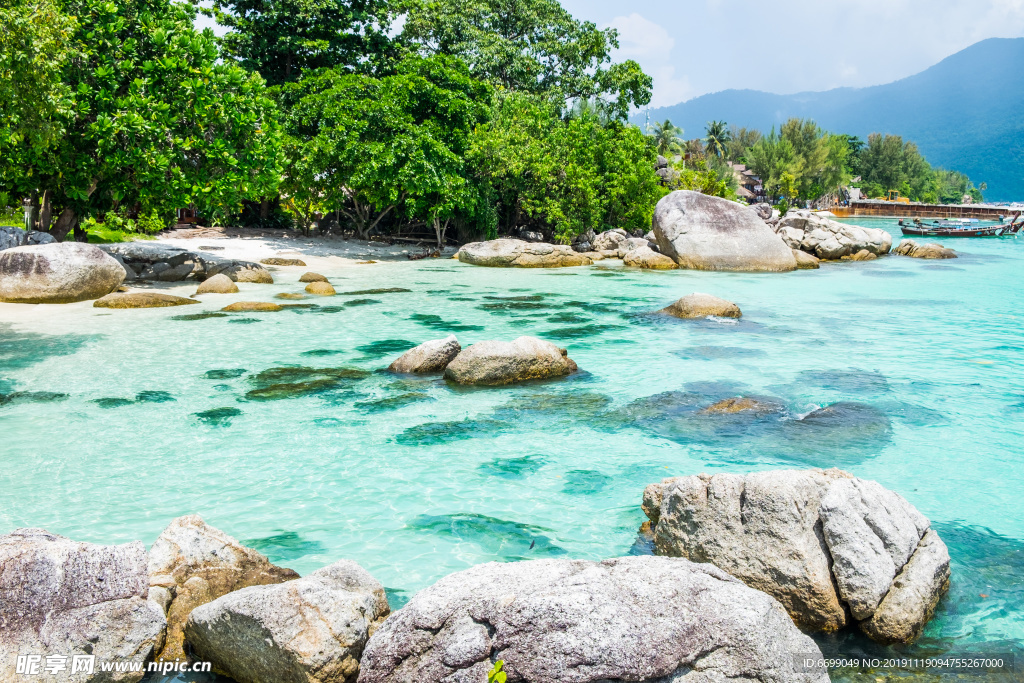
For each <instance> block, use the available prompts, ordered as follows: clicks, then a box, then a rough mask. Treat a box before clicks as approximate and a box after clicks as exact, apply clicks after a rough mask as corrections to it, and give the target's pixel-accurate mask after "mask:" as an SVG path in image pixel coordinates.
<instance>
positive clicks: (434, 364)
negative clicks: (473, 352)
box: [388, 334, 462, 374]
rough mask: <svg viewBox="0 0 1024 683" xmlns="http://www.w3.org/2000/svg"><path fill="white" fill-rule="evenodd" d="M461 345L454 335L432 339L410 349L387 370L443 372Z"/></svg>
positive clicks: (423, 372)
mask: <svg viewBox="0 0 1024 683" xmlns="http://www.w3.org/2000/svg"><path fill="white" fill-rule="evenodd" d="M460 351H462V346H461V345H460V344H459V340H458V339H456V337H455V335H454V334H453V335H449V336H448V337H445V338H444V339H432V340H431V341H427V342H423V343H422V344H420V345H419V346H417V347H416V348H413V349H410V350H408V351H406V352H405V353H403V354H402V355H401V356H400V357H399V358H397V359H396V360H395V361H394V362H393V363H391V365H389V366H388V372H396V373H402V374H428V373H434V372H444V369H445V368H446V367H448V364H449V363H451V362H452V360H454V359H455V357H456V356H458V355H459V352H460Z"/></svg>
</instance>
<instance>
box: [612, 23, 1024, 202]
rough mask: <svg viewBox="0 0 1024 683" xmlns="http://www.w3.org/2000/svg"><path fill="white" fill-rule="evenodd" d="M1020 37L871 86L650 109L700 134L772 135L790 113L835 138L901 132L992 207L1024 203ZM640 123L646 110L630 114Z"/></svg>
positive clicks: (754, 94)
mask: <svg viewBox="0 0 1024 683" xmlns="http://www.w3.org/2000/svg"><path fill="white" fill-rule="evenodd" d="M1022 67H1024V38H1013V39H1004V38H992V39H990V40H984V41H982V42H980V43H976V44H975V45H972V46H971V47H969V48H967V49H966V50H963V51H961V52H958V53H956V54H955V55H953V56H951V57H948V58H946V59H944V60H943V61H941V62H939V63H938V64H936V65H935V66H933V67H931V68H930V69H928V70H927V71H924V72H922V73H919V74H917V75H916V76H911V77H909V78H904V79H903V80H901V81H896V82H895V83H889V84H887V85H878V86H874V87H870V88H839V89H836V90H829V91H826V92H808V93H798V94H796V95H773V94H770V93H765V92H758V91H755V90H726V91H723V92H718V93H713V94H710V95H704V96H702V97H697V98H694V99H692V100H689V101H687V102H683V103H680V104H677V105H674V106H671V107H662V108H660V109H652V110H651V111H650V120H651V121H652V122H654V121H664V120H665V119H670V120H671V121H672V123H674V124H676V125H677V126H680V127H682V128H683V130H684V131H685V132H686V134H685V136H684V137H687V138H693V137H703V135H704V127H705V125H706V123H707V122H708V121H711V120H724V121H727V122H729V124H731V125H736V126H745V127H747V128H757V129H760V130H762V131H768V130H769V129H770V128H771V127H772V126H778V125H779V124H781V123H782V122H784V121H785V120H786V119H788V118H790V117H794V116H796V117H800V118H810V119H814V120H815V121H817V122H818V124H819V125H821V126H822V127H823V128H825V129H827V130H830V131H832V132H835V133H849V134H851V135H859V136H860V137H861V138H864V139H866V138H867V136H868V134H869V133H889V134H895V135H902V136H903V138H904V139H905V140H912V141H914V142H916V143H917V145H918V146H919V147H920V148H921V153H922V154H924V156H925V158H927V159H928V161H929V162H930V163H931V164H932V165H933V166H941V167H943V168H947V169H954V170H957V171H961V172H963V173H966V174H967V175H968V176H970V178H971V180H973V181H974V183H975V184H976V185H977V184H979V183H982V182H984V183H988V190H987V191H986V192H985V199H986V200H987V201H1014V200H1016V201H1024V68H1022ZM632 120H633V122H634V123H637V124H640V125H642V124H643V123H644V122H645V120H646V112H645V113H641V114H639V115H636V116H634V117H633V119H632Z"/></svg>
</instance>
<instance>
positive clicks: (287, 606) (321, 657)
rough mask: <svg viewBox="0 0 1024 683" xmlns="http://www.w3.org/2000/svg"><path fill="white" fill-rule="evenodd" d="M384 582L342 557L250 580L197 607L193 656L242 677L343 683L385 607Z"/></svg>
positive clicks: (269, 682)
mask: <svg viewBox="0 0 1024 683" xmlns="http://www.w3.org/2000/svg"><path fill="white" fill-rule="evenodd" d="M389 611H390V609H389V608H388V601H387V598H386V597H385V595H384V586H382V585H381V584H380V583H378V582H377V581H376V580H375V579H374V578H373V577H372V576H370V574H369V573H368V572H367V571H366V570H365V569H363V568H362V567H360V566H359V565H358V564H356V563H355V562H352V561H350V560H342V561H341V562H336V563H334V564H332V565H330V566H328V567H324V568H323V569H318V570H317V571H315V572H313V573H312V574H310V575H309V576H306V577H304V578H301V579H295V580H294V581H288V582H287V583H283V584H278V585H270V586H251V587H249V588H242V589H241V590H237V591H235V592H233V593H228V594H227V595H225V596H223V597H220V598H217V599H216V600H214V601H213V602H211V603H208V604H206V605H203V606H201V607H197V608H196V609H194V610H192V614H191V616H189V618H188V622H186V624H185V640H186V641H187V642H188V644H189V645H190V646H191V647H192V651H193V653H194V655H195V657H196V658H198V659H200V660H202V661H208V662H212V663H213V666H214V667H215V668H216V669H217V671H218V672H223V673H224V674H226V675H227V676H230V677H231V678H233V679H234V680H236V681H239V682H240V683H282V682H290V681H297V682H302V683H346V682H354V681H355V680H356V677H357V676H358V674H359V660H360V658H361V657H362V655H363V648H364V647H365V646H366V641H367V640H368V639H369V637H370V635H371V634H372V633H373V632H374V631H376V629H377V627H379V626H380V624H381V622H383V621H384V618H385V617H386V616H387V615H388V612H389Z"/></svg>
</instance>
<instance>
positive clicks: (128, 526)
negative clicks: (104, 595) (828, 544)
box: [0, 219, 1024, 651]
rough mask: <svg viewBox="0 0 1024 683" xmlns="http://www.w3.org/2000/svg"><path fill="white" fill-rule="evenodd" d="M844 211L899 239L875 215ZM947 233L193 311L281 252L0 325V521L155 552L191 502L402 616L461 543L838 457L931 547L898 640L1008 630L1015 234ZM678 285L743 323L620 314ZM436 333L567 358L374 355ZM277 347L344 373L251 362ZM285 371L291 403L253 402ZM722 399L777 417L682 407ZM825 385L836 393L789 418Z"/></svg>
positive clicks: (462, 270)
mask: <svg viewBox="0 0 1024 683" xmlns="http://www.w3.org/2000/svg"><path fill="white" fill-rule="evenodd" d="M851 222H856V223H858V224H860V225H865V226H871V227H879V226H881V227H887V228H889V229H890V230H893V231H894V234H896V235H897V239H898V228H897V227H896V226H895V224H894V223H893V222H891V221H878V220H859V219H858V220H857V221H851ZM948 242H950V243H951V246H953V247H954V248H956V249H958V250H959V251H960V252H961V255H962V258H960V259H958V260H952V261H939V262H937V261H921V260H916V259H908V258H902V257H895V256H893V257H887V258H884V259H880V260H878V261H873V262H866V263H849V264H828V265H826V266H825V267H823V268H822V269H820V270H817V271H801V272H797V273H792V274H783V275H779V274H772V275H747V274H724V273H700V272H689V271H677V272H667V273H665V272H662V273H659V272H640V271H630V270H624V269H622V268H617V267H611V266H607V267H602V266H601V265H600V264H599V265H597V266H595V267H590V268H576V269H560V270H518V269H509V270H492V269H483V268H475V267H472V266H466V265H462V264H459V263H457V262H454V261H441V262H439V261H429V262H424V261H418V262H414V263H381V264H377V265H374V266H366V267H362V266H361V267H359V268H349V269H346V270H345V271H343V272H338V273H331V272H325V274H326V275H328V276H329V277H331V279H332V281H333V282H334V284H335V287H336V288H337V289H338V291H339V292H346V291H363V290H369V289H376V288H404V289H408V290H410V291H407V292H386V293H361V294H353V295H347V296H338V297H334V298H330V299H310V300H306V301H302V302H298V303H301V304H307V303H312V304H316V305H318V306H320V308H296V309H291V310H288V311H283V312H279V313H260V314H233V315H230V316H225V317H204V316H202V315H198V316H197V315H196V314H201V313H203V312H208V311H209V312H214V311H217V310H218V309H219V308H220V307H222V306H224V305H226V304H227V303H229V302H230V301H233V300H245V299H249V300H251V299H253V298H259V299H261V300H269V299H270V298H271V297H272V295H273V294H276V293H278V292H285V291H290V292H301V291H302V286H301V285H299V284H298V282H297V277H298V275H299V273H298V272H294V273H289V274H285V273H284V272H283V271H278V273H276V274H275V277H276V278H277V279H278V284H276V285H273V286H250V287H249V288H247V291H246V292H245V293H243V294H242V295H234V296H225V297H207V301H206V302H205V303H204V304H202V305H201V306H191V307H187V308H183V309H182V308H178V309H153V310H141V311H114V312H99V311H98V310H95V309H92V308H82V309H77V310H75V311H74V312H73V313H70V314H67V313H62V315H61V316H60V317H59V319H58V318H55V319H54V320H52V321H51V322H49V323H40V324H34V325H32V328H31V330H29V329H28V328H26V327H21V326H16V325H11V324H5V323H4V321H2V320H0V393H7V394H11V392H37V393H35V394H32V395H26V394H25V393H20V394H17V393H16V394H14V395H13V398H10V399H8V400H7V401H6V403H4V404H3V405H0V533H6V532H7V531H10V530H11V529H14V528H16V527H20V526H37V527H44V528H47V529H49V530H51V531H54V532H57V533H61V534H64V535H66V536H69V537H71V538H74V539H78V540H87V541H94V542H102V543H119V542H126V541H131V540H136V539H140V540H143V541H144V542H146V543H152V541H153V540H154V539H155V538H156V536H157V535H158V534H159V533H160V531H161V530H162V529H163V528H164V527H165V526H166V525H167V523H168V522H169V521H170V520H171V519H172V518H174V517H176V516H179V515H184V514H190V513H199V514H201V515H202V516H203V517H204V519H205V520H206V521H207V522H208V523H210V524H212V525H214V526H216V527H218V528H220V529H223V530H224V531H226V532H228V533H230V534H231V535H233V536H235V537H236V538H239V539H240V540H242V541H243V542H245V543H247V544H249V545H252V546H254V547H256V548H258V549H260V550H261V551H262V552H264V553H266V554H267V555H268V556H269V557H270V558H271V559H272V560H273V561H275V562H277V563H278V564H282V565H285V566H289V567H292V568H294V569H296V570H297V571H299V572H300V573H303V574H305V573H307V572H309V571H312V570H313V569H316V568H318V567H320V566H323V565H325V564H328V563H330V562H333V561H335V560H338V559H341V558H351V559H354V560H356V561H358V562H359V563H360V564H361V565H363V566H364V567H366V568H367V569H368V570H369V571H371V572H372V573H373V574H374V575H375V576H376V577H377V578H378V579H380V580H381V581H382V582H383V583H384V584H385V585H386V586H387V587H388V588H389V589H390V594H391V598H392V602H393V604H395V605H400V604H403V603H404V601H405V600H407V599H408V597H409V596H410V595H411V594H412V593H414V592H415V591H416V590H418V589H420V588H423V587H425V586H427V585H429V584H431V583H432V582H434V581H435V580H437V579H438V578H440V577H442V576H444V575H446V574H448V573H451V572H453V571H458V570H460V569H463V568H465V567H468V566H471V565H473V564H477V563H480V562H486V561H490V560H516V559H527V558H539V557H559V556H565V557H579V558H590V559H598V558H604V557H610V556H616V555H621V554H625V553H628V552H631V551H632V552H643V551H644V549H643V548H641V547H634V542H635V539H636V530H637V527H638V526H639V525H640V523H641V522H642V521H643V520H644V517H643V513H642V512H641V511H640V499H641V493H642V491H643V488H644V486H645V485H646V484H648V483H650V482H653V481H658V480H660V479H661V478H664V477H667V476H674V475H683V474H690V473H697V472H719V471H733V472H744V471H749V470H755V469H764V468H780V467H806V466H820V467H829V466H833V465H835V466H841V467H843V468H845V469H848V470H850V471H852V472H854V473H855V474H857V475H858V476H861V477H865V478H870V479H875V480H878V481H879V482H881V483H882V484H883V485H885V486H887V487H890V488H892V489H894V490H896V491H898V492H900V493H901V494H902V495H904V496H905V497H906V498H908V499H909V500H910V501H911V502H912V503H913V504H914V505H916V506H917V507H918V508H919V509H920V510H921V511H922V512H924V513H925V514H926V515H928V516H929V517H930V518H931V519H932V520H933V523H934V524H935V525H936V526H937V527H938V528H939V529H940V530H941V532H942V533H943V536H944V538H945V539H946V541H947V543H949V544H950V550H951V553H952V554H953V558H954V574H953V588H952V590H951V593H950V595H949V597H948V598H947V599H946V600H945V601H944V602H943V604H942V605H941V606H940V610H939V613H938V615H937V618H936V619H935V620H934V621H933V622H932V624H931V625H930V626H929V628H928V631H927V632H926V636H925V638H924V639H923V640H922V644H921V645H919V646H917V647H918V649H919V651H925V650H928V651H932V650H938V651H941V650H944V649H948V648H950V647H955V648H959V649H962V648H974V649H978V648H981V649H983V650H984V649H986V648H989V646H987V645H983V644H986V643H995V644H997V645H998V647H997V649H999V647H1001V648H1002V649H1003V650H1005V649H1006V648H1009V647H1019V646H1020V644H1021V643H1022V642H1024V616H1022V614H1024V583H1022V579H1024V553H1022V550H1021V549H1022V548H1024V502H1022V500H1021V492H1022V491H1024V468H1022V467H1021V464H1022V460H1024V456H1022V454H1021V450H1022V449H1021V444H1022V443H1024V440H1022V430H1024V423H1022V418H1024V388H1022V379H1024V359H1022V354H1021V350H1022V349H1024V339H1022V336H1021V334H1022V331H1024V326H1022V320H1021V318H1020V315H1021V314H1020V311H1021V310H1022V303H1024V295H1022V294H1021V293H1020V291H1019V289H1020V288H1019V282H1020V278H1021V275H1022V272H1024V271H1022V268H1021V265H1022V264H1024V240H1014V239H992V240H948ZM693 291H703V292H708V293H712V294H715V295H718V296H722V297H725V298H727V299H730V300H732V301H735V302H737V303H738V304H739V305H740V307H741V308H742V309H743V312H744V317H743V319H742V320H741V321H739V322H735V321H729V322H713V321H677V320H674V319H662V318H660V317H651V316H648V315H644V314H645V313H647V312H650V311H654V310H657V309H658V308H661V307H663V306H665V305H667V304H668V303H670V302H671V301H673V300H675V299H676V298H678V297H680V296H683V295H685V294H688V293H690V292H693ZM285 303H287V302H285ZM183 316H184V318H183ZM449 332H454V333H455V334H457V336H458V337H459V339H460V341H461V342H462V343H463V345H467V344H470V343H473V342H475V341H479V340H483V339H491V338H497V339H511V338H514V337H516V336H519V335H522V334H530V335H535V336H539V337H542V338H547V339H551V340H552V341H556V342H557V343H559V344H560V345H563V346H566V347H568V349H569V352H570V355H571V356H572V357H573V358H574V359H575V360H576V361H577V362H578V363H579V366H580V368H581V369H583V370H584V371H585V372H582V373H580V374H579V375H577V376H575V377H573V378H571V379H569V380H566V381H560V382H553V383H547V384H535V385H529V386H518V387H512V388H503V389H483V390H480V389H477V390H456V389H452V388H449V387H447V386H445V384H444V383H443V381H440V380H437V379H399V378H395V377H392V376H388V375H385V374H382V373H379V372H375V371H376V370H379V369H380V368H382V367H385V366H386V365H387V364H388V363H389V362H390V360H391V359H392V358H393V357H394V356H396V355H397V354H398V353H400V352H401V350H402V349H404V348H407V347H408V346H411V345H413V344H415V343H419V342H421V341H424V340H427V339H433V338H438V337H442V336H445V335H446V334H448V333H449ZM288 366H294V367H312V368H317V369H324V368H331V369H337V368H347V369H361V370H365V371H368V372H365V373H352V372H340V371H332V372H327V373H324V372H319V373H316V374H312V375H311V374H309V373H304V372H302V371H294V370H292V371H288V372H279V373H278V374H277V375H274V374H273V373H271V374H264V375H261V376H257V375H258V373H261V372H264V371H267V370H270V369H274V368H282V367H288ZM363 375H365V376H363ZM281 381H284V382H287V383H292V384H295V383H303V382H306V383H307V384H306V385H305V390H306V391H307V393H306V394H305V395H301V396H298V397H291V398H277V399H276V400H267V399H268V398H269V399H274V397H276V396H279V395H281V394H282V392H281V390H280V387H277V388H269V389H268V387H272V386H273V385H274V384H280V382H281ZM310 382H311V383H312V384H308V383H310ZM39 392H50V394H58V395H56V396H55V395H46V394H45V393H39ZM59 394H66V395H67V396H66V397H64V398H63V399H62V397H61V396H60V395H59ZM737 395H752V396H762V397H769V398H772V399H774V400H776V401H778V402H780V403H782V404H783V405H784V406H785V417H784V418H783V419H779V418H778V417H775V418H771V419H766V420H760V421H750V420H746V419H741V420H735V419H731V418H725V419H721V418H718V419H716V418H709V417H702V416H699V415H697V411H698V410H699V409H700V408H702V407H705V406H707V405H710V404H711V403H713V402H715V401H717V400H720V399H722V398H727V397H731V396H737ZM61 399H62V400H61ZM838 401H843V402H851V403H854V404H856V405H854V406H852V407H850V408H849V409H847V410H845V411H843V412H842V413H841V414H840V415H839V416H837V417H836V418H835V419H834V420H832V421H830V422H829V421H827V422H825V423H821V424H818V425H815V426H808V425H806V424H797V423H795V422H794V421H793V420H792V419H790V418H792V417H798V416H800V415H803V414H806V413H807V412H809V411H811V410H813V409H815V408H817V407H820V406H822V405H826V404H830V403H834V402H838ZM531 544H532V545H533V547H532V548H531V547H530V546H531ZM982 596H984V597H982ZM822 642H823V643H824V645H825V647H826V648H833V647H834V648H836V649H838V650H840V651H851V650H855V649H857V648H863V647H868V645H866V644H865V643H864V642H862V641H861V640H859V639H857V638H852V639H850V638H848V639H845V640H843V641H841V642H839V641H831V640H823V641H822ZM929 649H930V650H929ZM989 650H990V651H991V649H990V648H989Z"/></svg>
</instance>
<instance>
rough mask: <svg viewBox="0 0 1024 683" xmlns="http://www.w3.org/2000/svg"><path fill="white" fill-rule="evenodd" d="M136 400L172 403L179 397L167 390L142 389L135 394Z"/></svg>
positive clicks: (140, 401)
mask: <svg viewBox="0 0 1024 683" xmlns="http://www.w3.org/2000/svg"><path fill="white" fill-rule="evenodd" d="M135 400H136V401H137V402H139V403H170V402H172V401H176V400H177V399H176V398H174V397H173V396H171V395H170V394H169V393H167V392H166V391H140V392H139V393H137V394H135Z"/></svg>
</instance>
